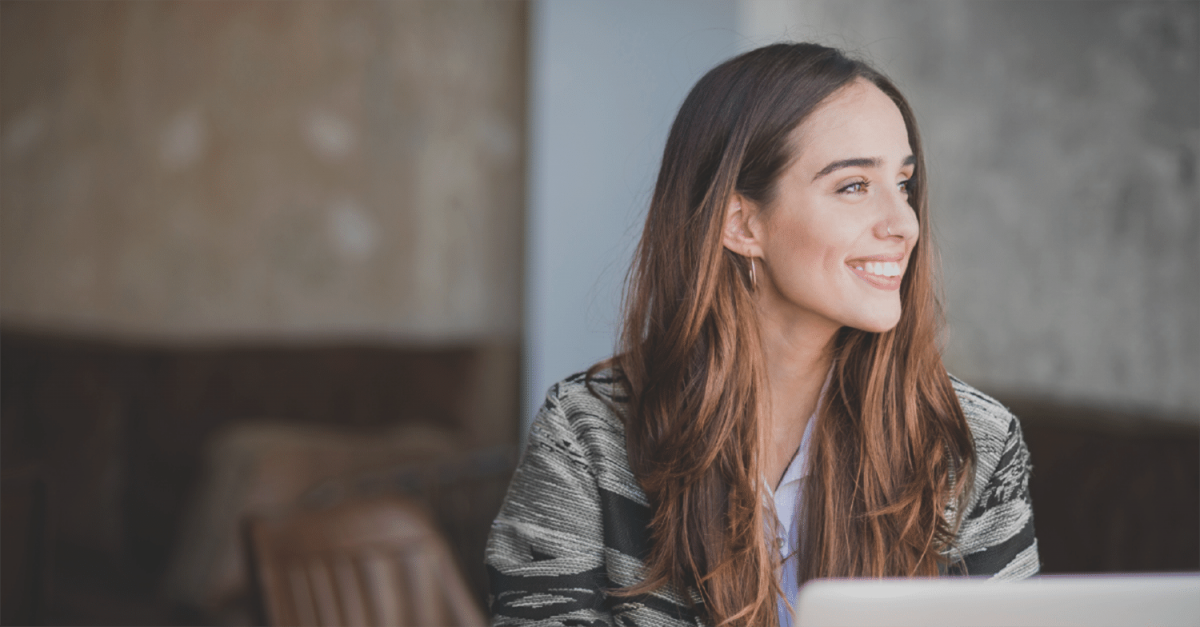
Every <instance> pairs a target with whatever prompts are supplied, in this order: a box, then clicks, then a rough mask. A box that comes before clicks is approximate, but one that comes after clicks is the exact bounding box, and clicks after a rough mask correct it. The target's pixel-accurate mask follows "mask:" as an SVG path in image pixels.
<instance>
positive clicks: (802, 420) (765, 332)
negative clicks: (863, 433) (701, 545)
mask: <svg viewBox="0 0 1200 627" xmlns="http://www.w3.org/2000/svg"><path fill="white" fill-rule="evenodd" d="M760 313H761V314H762V315H761V316H760V318H759V320H760V323H761V325H760V329H761V334H762V343H763V353H764V355H763V356H764V361H765V365H766V370H767V385H768V387H769V390H768V398H769V399H770V404H771V405H770V413H769V415H768V416H766V417H765V418H766V422H765V423H764V427H765V432H764V435H765V436H766V437H767V438H768V439H767V443H768V444H767V450H766V451H765V452H766V459H765V461H766V468H767V475H768V478H769V479H770V480H771V482H772V484H773V485H774V484H777V483H778V481H779V478H780V477H781V476H782V474H783V470H784V469H785V468H786V467H787V464H788V462H789V461H790V460H791V458H792V455H793V454H794V453H795V451H796V447H798V446H799V445H800V440H801V438H802V437H803V435H804V429H805V428H806V427H807V426H808V420H809V418H810V417H811V416H812V415H813V413H814V412H815V411H816V409H817V402H818V401H819V399H820V395H821V388H822V386H823V385H824V383H825V377H826V376H827V375H828V373H829V367H830V364H831V363H832V361H833V339H834V336H835V335H836V334H837V331H838V327H837V326H836V325H834V324H833V323H831V322H830V321H828V320H825V319H820V320H817V319H812V318H804V319H794V318H793V319H783V318H781V317H777V316H771V315H769V313H768V312H766V311H762V310H760Z"/></svg>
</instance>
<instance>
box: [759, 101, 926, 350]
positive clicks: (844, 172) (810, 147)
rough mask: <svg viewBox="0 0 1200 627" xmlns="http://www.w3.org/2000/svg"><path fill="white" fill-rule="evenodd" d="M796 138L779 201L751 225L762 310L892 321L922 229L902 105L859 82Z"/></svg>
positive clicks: (798, 318) (792, 320) (838, 321)
mask: <svg viewBox="0 0 1200 627" xmlns="http://www.w3.org/2000/svg"><path fill="white" fill-rule="evenodd" d="M792 140H793V146H794V150H795V151H796V152H795V158H794V161H793V162H792V164H791V165H790V166H789V167H788V169H787V170H785V171H784V174H783V176H782V177H781V178H780V180H779V182H778V184H777V188H776V191H775V199H774V202H773V203H772V204H771V205H770V206H768V207H766V208H765V210H764V211H761V212H759V213H757V214H756V215H755V217H753V218H751V224H750V228H751V231H752V232H754V235H755V239H757V240H758V243H759V245H760V250H761V265H760V266H759V268H758V285H759V299H760V304H761V306H762V307H763V310H764V313H765V314H766V315H767V316H769V317H772V318H774V319H776V320H777V321H778V322H782V323H784V324H785V325H787V324H797V323H800V324H806V325H807V324H811V323H814V322H815V323H818V324H823V325H830V326H831V327H833V328H835V329H836V328H841V327H842V326H849V327H854V328H856V329H862V330H864V331H871V332H877V333H878V332H883V331H887V330H889V329H891V328H892V327H894V326H896V323H897V322H898V321H899V320H900V282H901V279H902V278H903V276H904V272H905V270H906V268H907V267H908V261H909V257H910V254H911V253H912V250H913V246H914V245H915V244H916V243H917V235H918V232H919V229H918V224H917V216H916V212H915V211H913V209H912V207H910V206H909V204H908V192H907V181H908V179H909V178H911V177H912V176H913V170H914V167H915V165H914V158H913V151H912V147H910V146H909V143H908V132H907V128H906V127H905V124H904V118H903V117H901V115H900V109H899V108H897V107H896V105H895V103H893V102H892V100H891V99H890V98H888V97H887V95H885V94H884V93H883V92H882V91H880V89H879V88H878V87H876V86H875V85H873V84H872V83H870V82H868V81H865V80H858V81H856V82H854V83H851V84H850V85H848V86H846V87H844V88H842V89H841V90H839V91H838V92H836V93H834V94H833V95H832V96H830V97H829V98H828V99H826V100H825V102H823V103H822V104H821V105H820V106H819V107H818V108H817V109H816V110H815V111H813V113H812V114H810V115H809V117H808V118H807V119H806V120H805V121H804V122H803V123H802V124H801V125H800V126H799V127H797V129H796V130H795V131H794V133H793V135H792ZM754 222H758V224H754Z"/></svg>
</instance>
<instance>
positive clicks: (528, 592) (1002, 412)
mask: <svg viewBox="0 0 1200 627" xmlns="http://www.w3.org/2000/svg"><path fill="white" fill-rule="evenodd" d="M952 381H953V384H954V390H955V392H956V393H957V394H958V400H959V403H960V404H961V405H962V408H963V412H964V413H965V414H966V417H967V423H968V425H970V428H971V433H972V435H973V437H974V439H975V452H976V457H977V469H976V474H975V481H974V489H973V491H972V492H971V497H970V500H969V503H968V507H967V510H966V511H967V514H966V516H964V517H963V520H962V524H961V526H960V528H959V532H958V536H957V538H956V542H955V554H954V555H953V556H952V557H953V558H954V561H955V562H957V563H958V566H957V568H956V570H958V571H960V572H961V571H965V572H966V574H970V575H990V576H992V577H995V578H997V579H1019V578H1024V577H1029V576H1031V575H1034V574H1036V573H1037V572H1038V551H1037V539H1036V538H1035V537H1034V533H1033V510H1032V508H1031V506H1030V501H1029V490H1028V483H1029V470H1030V464H1029V452H1028V450H1027V449H1026V448H1025V442H1024V440H1023V439H1022V437H1021V427H1020V424H1019V423H1018V422H1017V419H1016V418H1015V417H1013V415H1012V414H1011V413H1010V412H1009V411H1008V410H1007V409H1005V408H1004V407H1003V406H1002V405H1000V404H999V403H997V402H996V401H995V400H993V399H992V398H990V397H988V396H986V395H984V394H982V393H980V392H979V391H978V390H975V389H974V388H972V387H970V386H968V385H967V384H965V383H963V382H962V381H959V380H958V379H953V378H952ZM592 387H593V389H594V390H596V392H597V393H599V394H602V395H605V396H607V398H608V400H610V401H614V402H616V403H618V404H619V403H620V402H622V401H623V399H621V398H619V397H617V396H616V395H617V394H619V388H616V387H615V386H614V385H613V381H612V380H611V379H610V378H607V373H602V374H601V375H600V376H599V377H598V378H595V377H594V378H593V379H592ZM650 515H651V511H650V507H649V504H648V503H647V501H646V495H645V493H643V491H642V489H641V487H639V485H638V482H637V480H636V479H635V478H634V476H633V473H632V472H631V471H630V468H629V459H628V456H627V454H626V449H625V429H624V426H623V423H622V422H621V419H620V417H619V416H617V415H616V414H615V413H614V412H613V411H612V409H610V407H609V406H608V405H606V404H605V403H604V402H603V401H602V400H601V399H599V398H597V397H596V396H594V395H593V394H592V392H591V391H589V390H588V387H587V385H586V384H585V382H584V376H583V375H582V374H577V375H575V376H572V377H570V378H568V379H566V380H564V381H562V382H560V383H557V384H555V385H554V386H553V387H551V388H550V392H549V393H548V394H547V396H546V404H545V405H543V406H542V408H541V410H540V411H539V412H538V414H537V417H536V418H535V419H534V422H533V426H532V428H531V430H530V433H529V442H528V446H527V447H526V449H525V453H524V457H523V458H522V460H521V463H520V465H519V467H518V468H517V471H516V474H515V475H514V477H513V481H512V485H511V486H510V487H509V490H508V496H507V497H506V498H505V501H504V506H503V507H502V508H501V510H500V513H499V515H498V516H497V517H496V521H495V522H494V523H493V524H492V532H491V536H490V537H489V539H488V546H487V557H486V561H487V566H488V572H489V575H490V577H491V605H492V607H491V610H492V614H493V621H494V624H496V625H587V626H597V627H598V626H600V625H640V626H658V625H662V626H680V625H698V624H702V623H701V621H700V620H699V618H698V617H697V616H696V613H695V611H694V610H692V609H690V607H689V605H690V604H689V603H687V602H686V601H685V599H683V598H681V596H680V594H679V593H678V591H676V590H671V589H660V590H659V591H658V592H656V593H654V594H652V595H648V596H643V597H639V598H635V599H630V598H625V597H612V596H609V595H607V594H606V593H605V590H606V589H615V588H620V587H624V586H629V585H632V584H635V583H637V582H638V581H639V574H640V573H641V571H642V567H643V562H642V558H644V557H645V556H646V555H647V553H648V547H649V534H648V532H647V525H648V523H649V521H650ZM690 595H691V596H692V598H693V600H698V597H697V595H696V594H695V593H694V591H693V592H691V593H690Z"/></svg>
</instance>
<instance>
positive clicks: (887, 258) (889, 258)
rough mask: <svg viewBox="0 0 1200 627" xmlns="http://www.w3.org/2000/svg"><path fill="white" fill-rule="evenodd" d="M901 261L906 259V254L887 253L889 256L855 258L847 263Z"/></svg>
mask: <svg viewBox="0 0 1200 627" xmlns="http://www.w3.org/2000/svg"><path fill="white" fill-rule="evenodd" d="M901 259H904V253H902V252H901V253H887V254H883V255H871V256H869V257H855V258H854V259H851V260H849V261H847V262H846V263H854V262H855V261H860V262H866V261H900V260H901Z"/></svg>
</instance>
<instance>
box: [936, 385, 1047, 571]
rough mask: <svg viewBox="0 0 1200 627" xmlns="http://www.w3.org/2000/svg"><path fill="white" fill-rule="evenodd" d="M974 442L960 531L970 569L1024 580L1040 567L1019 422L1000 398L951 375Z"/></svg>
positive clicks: (1028, 465) (960, 543)
mask: <svg viewBox="0 0 1200 627" xmlns="http://www.w3.org/2000/svg"><path fill="white" fill-rule="evenodd" d="M950 381H951V383H952V384H953V386H954V392H955V394H956V395H957V396H958V402H959V405H960V406H961V407H962V410H963V414H964V415H965V416H966V419H967V425H968V426H969V427H970V429H971V437H972V439H973V440H974V443H975V461H976V465H975V476H974V481H973V483H972V486H971V494H970V498H969V499H968V505H967V508H966V511H965V512H963V517H962V521H961V526H960V528H959V534H958V543H957V544H958V549H959V550H960V551H962V552H963V553H964V554H965V555H966V559H965V562H966V564H967V565H968V573H970V574H977V575H992V576H995V577H1000V578H1021V577H1027V576H1029V575H1032V574H1036V573H1037V570H1038V555H1037V539H1036V538H1035V536H1034V532H1033V508H1032V502H1031V500H1030V498H1029V474H1030V471H1031V469H1032V464H1031V463H1030V458H1029V449H1028V448H1027V447H1026V446H1025V438H1024V436H1023V434H1022V432H1021V423H1020V421H1019V420H1017V417H1016V416H1014V415H1013V413H1012V412H1011V411H1009V410H1008V408H1006V407H1005V406H1004V405H1002V404H1001V403H1000V402H998V401H997V400H996V399H994V398H992V397H990V396H988V395H986V394H984V393H983V392H980V391H979V390H977V389H975V388H973V387H971V386H970V385H967V384H966V383H965V382H963V381H962V380H961V379H958V378H956V377H954V376H951V377H950Z"/></svg>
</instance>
